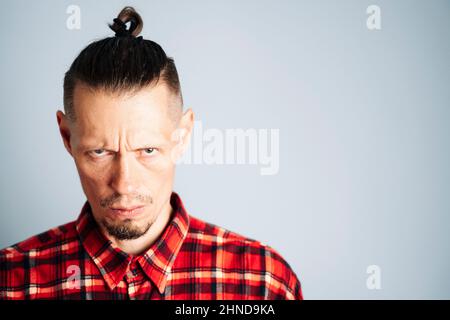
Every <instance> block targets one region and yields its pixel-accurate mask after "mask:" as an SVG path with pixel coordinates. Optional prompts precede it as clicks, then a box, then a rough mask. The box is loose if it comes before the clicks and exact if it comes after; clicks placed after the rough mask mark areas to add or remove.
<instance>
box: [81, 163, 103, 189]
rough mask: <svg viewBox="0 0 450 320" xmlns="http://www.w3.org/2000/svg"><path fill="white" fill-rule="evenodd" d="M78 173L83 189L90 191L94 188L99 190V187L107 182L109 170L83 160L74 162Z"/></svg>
mask: <svg viewBox="0 0 450 320" xmlns="http://www.w3.org/2000/svg"><path fill="white" fill-rule="evenodd" d="M76 166H77V170H78V175H79V176H80V181H81V184H82V186H83V189H85V191H90V192H89V193H92V191H93V190H94V191H95V190H98V191H100V190H101V187H102V186H104V185H106V184H107V183H108V179H109V173H108V172H109V171H108V170H107V169H105V168H102V167H100V166H93V165H90V164H88V163H86V162H84V161H77V162H76Z"/></svg>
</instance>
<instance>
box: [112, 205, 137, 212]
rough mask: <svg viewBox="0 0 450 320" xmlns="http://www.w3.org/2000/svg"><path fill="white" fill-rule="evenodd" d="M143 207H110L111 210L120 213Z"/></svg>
mask: <svg viewBox="0 0 450 320" xmlns="http://www.w3.org/2000/svg"><path fill="white" fill-rule="evenodd" d="M142 207H143V206H134V207H111V209H113V210H120V211H133V210H135V209H138V208H142Z"/></svg>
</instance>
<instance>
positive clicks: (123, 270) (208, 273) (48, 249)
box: [0, 7, 303, 299]
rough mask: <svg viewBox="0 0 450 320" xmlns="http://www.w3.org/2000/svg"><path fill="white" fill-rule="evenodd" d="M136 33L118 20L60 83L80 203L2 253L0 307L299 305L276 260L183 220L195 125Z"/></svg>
mask: <svg viewBox="0 0 450 320" xmlns="http://www.w3.org/2000/svg"><path fill="white" fill-rule="evenodd" d="M127 23H129V26H128V25H127ZM142 25H143V23H142V19H141V17H140V16H139V14H137V12H136V11H135V10H134V9H133V8H131V7H126V8H124V9H123V10H122V11H121V12H120V14H119V16H118V17H117V18H116V19H114V24H112V25H110V28H111V29H112V30H113V31H115V36H114V37H108V38H105V39H102V40H99V41H96V42H94V43H92V44H90V45H89V46H87V47H86V48H85V49H84V50H83V51H82V52H81V53H80V54H79V56H78V57H77V58H76V59H75V61H74V62H73V64H72V65H71V67H70V69H69V70H68V71H67V73H66V75H65V79H64V110H65V113H63V112H61V111H58V112H57V114H56V116H57V121H58V126H59V131H60V133H61V136H62V140H63V142H64V146H65V148H66V149H67V151H68V152H69V153H70V155H71V156H72V157H73V159H74V161H75V164H76V167H77V170H78V173H79V176H80V181H81V185H82V187H83V191H84V193H85V195H86V198H87V201H86V203H85V204H84V206H83V208H82V209H81V213H80V215H79V217H78V219H77V220H76V221H73V222H71V223H68V224H65V225H63V226H60V227H57V228H54V229H52V230H49V231H47V232H44V233H42V234H40V235H37V236H35V237H32V238H30V239H28V240H25V241H23V242H21V243H18V244H16V245H13V246H11V247H9V248H6V249H3V250H2V251H0V298H3V299H41V298H45V299H48V298H50V299H302V298H303V296H302V290H301V286H300V282H299V280H298V278H297V276H296V275H295V273H294V272H293V270H292V269H291V268H290V267H289V265H288V264H287V262H286V261H285V260H284V259H283V258H282V257H281V256H280V255H279V254H278V253H277V252H276V251H275V250H274V249H272V248H270V247H268V246H266V245H263V244H261V243H260V242H258V241H255V240H252V239H248V238H245V237H243V236H241V235H238V234H236V233H233V232H231V231H228V230H225V229H223V228H220V227H218V226H215V225H212V224H209V223H206V222H204V221H201V220H199V219H197V218H195V217H193V216H191V215H189V214H188V213H187V212H186V210H185V208H184V206H183V203H182V201H181V198H180V196H179V195H178V194H177V193H175V192H173V191H172V188H173V181H174V173H175V162H176V160H177V159H178V158H179V157H180V156H181V154H182V152H183V149H184V147H185V146H186V144H187V143H188V141H189V137H190V134H191V132H192V128H193V123H194V114H193V112H192V110H191V109H189V110H187V111H185V112H183V99H182V94H181V89H180V83H179V79H178V74H177V70H176V67H175V64H174V61H173V59H171V58H169V57H167V56H166V54H165V52H164V51H163V49H162V48H161V47H160V46H159V45H158V44H156V43H155V42H153V41H150V40H144V39H142V37H137V35H138V34H139V33H140V31H141V30H142Z"/></svg>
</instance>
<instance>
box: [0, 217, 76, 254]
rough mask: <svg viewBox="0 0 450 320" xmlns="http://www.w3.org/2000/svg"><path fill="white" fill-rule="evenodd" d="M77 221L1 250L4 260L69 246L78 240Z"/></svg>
mask: <svg viewBox="0 0 450 320" xmlns="http://www.w3.org/2000/svg"><path fill="white" fill-rule="evenodd" d="M75 225H76V223H75V221H72V222H69V223H66V224H63V225H60V226H58V227H55V228H52V229H49V230H47V231H45V232H42V233H40V234H37V235H35V236H32V237H30V238H28V239H26V240H23V241H21V242H18V243H16V244H14V245H12V246H9V247H7V248H4V249H2V250H0V259H1V260H2V261H9V260H16V259H20V258H23V257H26V256H30V255H32V256H38V255H39V254H42V253H45V252H52V251H55V250H56V249H58V250H61V247H65V246H67V244H68V243H70V242H72V241H77V239H78V235H77V232H76V227H75Z"/></svg>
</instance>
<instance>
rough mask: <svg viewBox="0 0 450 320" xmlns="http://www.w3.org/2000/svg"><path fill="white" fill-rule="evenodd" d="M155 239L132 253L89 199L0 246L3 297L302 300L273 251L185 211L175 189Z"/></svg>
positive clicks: (0, 291) (294, 280) (291, 274)
mask: <svg viewBox="0 0 450 320" xmlns="http://www.w3.org/2000/svg"><path fill="white" fill-rule="evenodd" d="M170 201H171V205H172V208H173V215H172V217H171V220H170V222H169V224H168V226H167V227H166V228H165V230H164V231H163V234H162V236H161V237H160V239H158V240H157V241H155V242H154V243H153V244H152V246H151V247H150V248H149V249H148V250H147V251H146V252H144V253H143V254H141V255H137V256H132V255H129V254H127V253H125V252H123V251H122V250H120V249H119V248H118V247H115V246H113V245H112V243H111V241H109V240H108V239H107V238H106V237H104V236H103V235H102V233H101V232H100V230H99V228H98V226H97V224H96V222H95V220H94V219H93V216H92V213H91V207H90V205H89V203H88V202H86V203H85V204H84V206H83V209H82V210H81V214H80V216H79V217H78V219H77V220H76V221H74V222H71V223H68V224H65V225H63V226H60V227H57V228H54V229H52V230H49V231H47V232H45V233H42V234H40V235H37V236H34V237H32V238H30V239H28V240H25V241H23V242H21V243H18V244H16V245H13V246H11V247H9V248H6V249H3V250H1V251H0V299H303V296H302V291H301V286H300V282H299V280H298V278H297V276H296V275H295V273H294V272H293V271H292V269H291V268H290V266H289V265H288V263H287V262H286V261H285V260H284V259H283V258H282V257H281V256H280V255H279V254H278V253H277V252H276V251H275V250H274V249H272V248H270V247H268V246H266V245H263V244H261V243H260V242H257V241H255V240H251V239H248V238H244V237H242V236H240V235H238V234H236V233H233V232H231V231H228V230H225V229H223V228H220V227H218V226H215V225H212V224H209V223H206V222H204V221H201V220H199V219H197V218H195V217H193V216H190V215H188V214H187V212H186V209H185V208H184V206H183V203H182V201H181V199H180V197H179V196H178V194H177V193H175V192H173V193H172V196H171V199H170Z"/></svg>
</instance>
